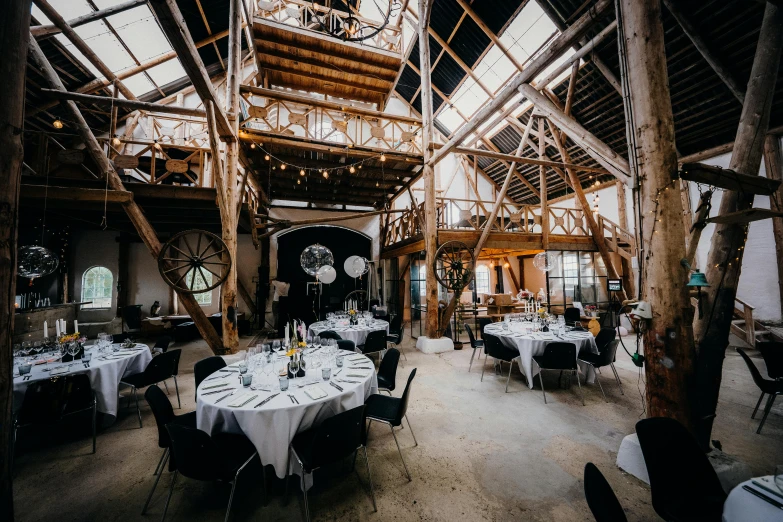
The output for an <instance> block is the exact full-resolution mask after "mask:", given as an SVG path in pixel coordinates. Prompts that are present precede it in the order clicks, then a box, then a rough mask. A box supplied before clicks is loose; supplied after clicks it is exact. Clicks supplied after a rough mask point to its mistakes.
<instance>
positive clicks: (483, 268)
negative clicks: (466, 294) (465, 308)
mask: <svg viewBox="0 0 783 522" xmlns="http://www.w3.org/2000/svg"><path fill="white" fill-rule="evenodd" d="M479 274H482V275H484V276H486V285H487V286H486V290H483V289H482V288H483V287H482V286H481V285H482V283H483V282H484V281H482V279H483V277H479ZM475 277H476V293H477V294H489V293H490V291H489V287H490V282H491V279H492V277H490V272H489V267H488V266H487V265H479V266H477V267H476V276H475Z"/></svg>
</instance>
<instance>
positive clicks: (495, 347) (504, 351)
mask: <svg viewBox="0 0 783 522" xmlns="http://www.w3.org/2000/svg"><path fill="white" fill-rule="evenodd" d="M484 353H486V354H487V357H492V358H493V359H495V360H496V361H501V363H500V366H501V374H502V372H503V363H504V362H507V363H509V365H508V377H506V393H508V383H509V381H510V380H511V370H513V369H514V361H515V360H516V358H517V357H519V351H518V350H515V349H514V348H509V347H508V346H506V345H504V344H503V342H502V341H501V340H500V339H499V338H498V337H496V336H494V335H490V334H487V335H485V336H484ZM517 366H519V362H517ZM486 367H487V361H486V358H485V359H484V365H483V366H482V368H481V380H482V382H483V381H484V370H485V369H486ZM519 371H522V368H520V369H519Z"/></svg>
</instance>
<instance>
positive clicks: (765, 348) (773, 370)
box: [756, 341, 783, 379]
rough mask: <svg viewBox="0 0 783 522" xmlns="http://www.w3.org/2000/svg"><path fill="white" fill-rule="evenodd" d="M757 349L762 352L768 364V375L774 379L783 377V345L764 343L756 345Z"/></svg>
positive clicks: (773, 342)
mask: <svg viewBox="0 0 783 522" xmlns="http://www.w3.org/2000/svg"><path fill="white" fill-rule="evenodd" d="M756 349H757V350H758V351H759V352H761V356H762V357H763V358H764V362H765V363H766V364H767V375H769V376H770V377H771V378H773V379H778V378H780V377H783V343H781V342H777V341H764V342H758V343H756Z"/></svg>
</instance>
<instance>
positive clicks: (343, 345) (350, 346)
mask: <svg viewBox="0 0 783 522" xmlns="http://www.w3.org/2000/svg"><path fill="white" fill-rule="evenodd" d="M337 347H338V348H339V349H340V350H348V351H349V352H355V351H356V343H355V342H353V341H351V340H350V339H337Z"/></svg>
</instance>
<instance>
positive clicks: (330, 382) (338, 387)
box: [329, 381, 343, 391]
mask: <svg viewBox="0 0 783 522" xmlns="http://www.w3.org/2000/svg"><path fill="white" fill-rule="evenodd" d="M329 384H331V385H332V386H334V387H335V388H337V389H338V390H340V391H343V389H342V387H340V386H338V385H336V384H335V383H333V382H332V381H329Z"/></svg>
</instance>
